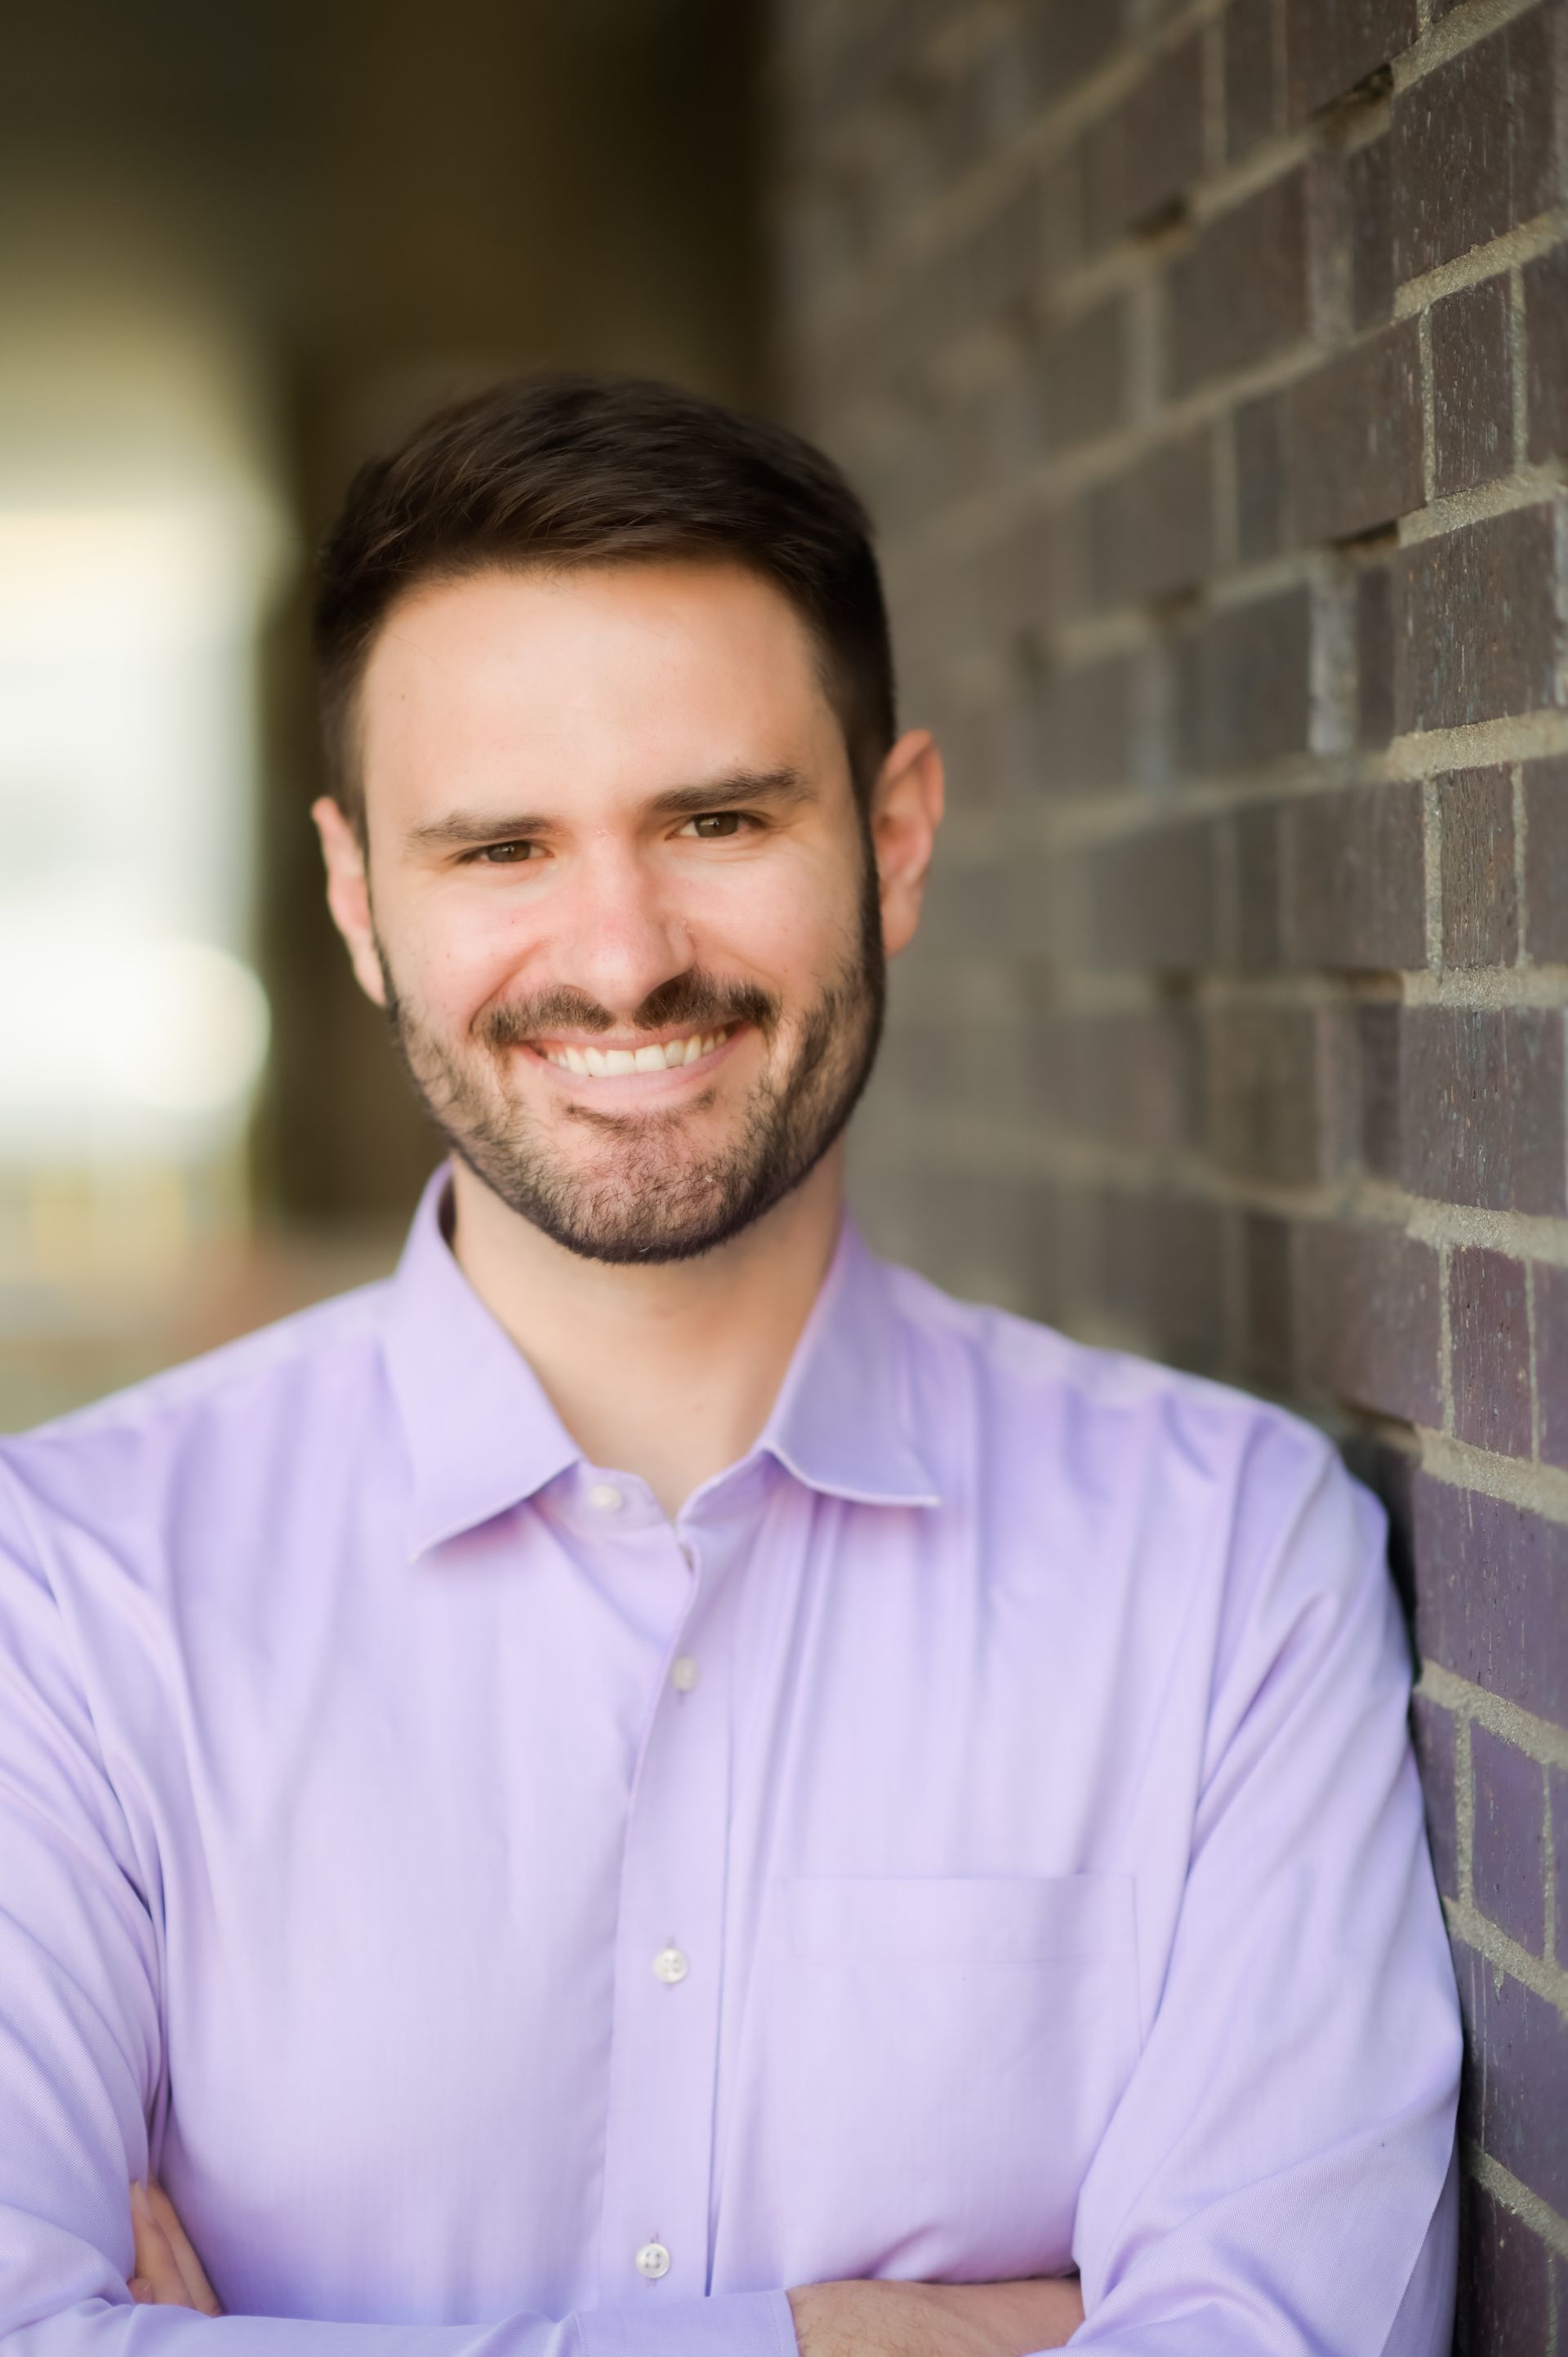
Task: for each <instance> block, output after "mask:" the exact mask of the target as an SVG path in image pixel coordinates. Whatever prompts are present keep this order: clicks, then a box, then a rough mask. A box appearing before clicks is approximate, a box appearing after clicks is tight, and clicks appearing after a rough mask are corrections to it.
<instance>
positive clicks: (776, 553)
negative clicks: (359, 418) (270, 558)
mask: <svg viewBox="0 0 1568 2357" xmlns="http://www.w3.org/2000/svg"><path fill="white" fill-rule="evenodd" d="M682 557H689V558H691V559H693V560H695V561H699V562H702V561H706V562H709V563H712V562H716V561H727V562H729V563H732V564H736V565H745V566H747V567H748V568H749V569H750V570H751V571H752V572H753V573H755V574H758V575H760V576H762V578H763V579H765V580H767V581H770V582H772V583H774V584H775V585H776V586H777V587H779V589H780V590H781V591H782V592H783V594H784V596H785V597H787V598H788V599H789V603H790V604H791V606H792V607H793V608H795V611H796V612H797V614H798V615H799V616H800V619H801V620H802V621H803V622H804V624H805V625H806V629H807V631H808V633H809V635H810V638H811V642H812V645H813V647H814V649H815V651H816V654H817V657H818V660H819V662H820V665H821V669H822V683H823V686H824V688H825V690H826V692H827V694H828V697H829V700H830V702H831V703H832V706H833V709H834V711H835V713H836V714H837V716H838V719H839V722H840V725H841V726H842V727H843V735H844V742H845V745H846V748H847V750H848V754H849V765H850V774H851V777H852V780H853V781H854V789H855V793H856V796H857V798H858V800H859V802H860V805H861V808H862V810H863V812H864V810H865V807H866V804H867V802H868V799H869V795H870V791H871V786H872V782H873V780H874V779H875V775H876V771H877V770H878V769H879V768H880V766H881V762H882V759H883V757H884V756H885V755H886V751H887V749H888V748H889V746H890V745H891V744H892V742H893V738H894V735H895V715H894V683H893V658H892V650H891V647H890V644H889V640H888V630H887V615H886V606H885V604H884V601H883V595H882V583H881V578H880V576H879V574H878V572H877V566H876V557H875V551H874V549H873V546H872V533H871V524H870V521H869V519H868V517H867V515H866V512H865V508H864V507H863V505H862V504H861V501H860V500H859V499H858V498H857V497H856V495H855V493H854V490H852V489H851V487H850V485H849V483H848V482H847V481H846V480H845V479H844V477H843V475H842V474H841V473H840V471H839V469H838V468H837V467H835V466H834V465H833V464H832V461H831V460H830V459H829V458H827V457H824V456H823V455H822V452H821V451H820V450H818V449H816V448H815V447H813V446H812V444H811V443H810V442H807V441H805V440H804V439H803V438H802V437H801V436H800V435H798V434H794V433H791V432H790V431H789V428H788V427H786V426H783V425H776V424H774V423H772V422H771V421H770V420H768V419H765V418H760V417H753V416H746V415H745V414H742V413H740V412H739V411H737V410H734V409H729V408H726V407H725V406H724V404H722V403H719V402H716V401H710V400H707V399H705V398H703V395H701V394H699V393H690V392H687V391H685V390H684V389H683V388H682V387H680V386H677V385H673V384H662V383H659V382H653V381H651V380H648V379H643V378H636V377H624V376H603V375H576V374H574V375H565V374H558V375H548V376H537V377H530V378H521V379H517V380H513V381H511V382H505V383H500V384H497V385H494V386H492V387H490V388H489V390H488V391H486V392H484V393H478V394H477V395H475V396H473V397H472V398H470V399H467V400H464V401H459V402H456V403H454V404H451V405H450V406H448V407H446V408H443V409H440V410H438V411H436V412H435V414H434V415H433V416H430V417H428V418H426V419H425V420H424V423H423V424H422V425H418V426H417V427H415V429H414V430H413V433H412V434H410V435H409V436H407V438H406V439H405V440H404V441H403V443H402V444H400V446H399V447H397V448H396V449H394V450H392V451H389V452H387V453H386V454H385V455H384V456H382V457H376V458H371V459H370V460H369V461H368V462H367V463H366V464H365V465H364V466H362V467H361V468H360V470H359V472H358V474H356V476H355V477H354V479H353V481H352V482H351V483H350V485H349V491H348V496H347V498H346V500H345V501H344V504H343V509H342V512H341V513H340V515H339V516H338V521H337V522H336V523H335V524H334V526H333V527H332V530H331V532H330V533H329V534H328V538H327V541H326V543H325V544H324V546H323V548H322V551H321V555H320V563H319V569H318V575H317V596H316V606H315V615H314V637H315V646H316V654H317V666H318V674H319V681H320V690H321V716H322V726H323V734H324V737H325V743H326V752H327V760H328V785H329V790H330V791H331V793H332V795H333V798H334V800H335V801H336V802H338V807H339V808H340V809H341V810H342V811H343V813H344V814H345V816H346V817H348V818H349V819H350V820H351V821H352V822H353V823H354V824H355V825H356V826H357V827H358V828H360V830H361V832H362V830H363V826H364V797H363V781H362V779H361V777H360V768H359V760H358V752H357V746H356V742H355V738H356V729H355V705H356V700H357V695H358V690H359V686H360V681H361V679H362V677H363V675H364V671H365V666H366V663H367V662H368V661H369V658H370V653H371V647H372V645H373V643H374V640H375V638H376V634H377V632H378V630H380V628H381V624H382V623H383V621H384V620H385V619H386V617H387V615H388V614H389V613H390V612H391V610H392V608H393V607H394V606H395V605H396V604H397V603H398V602H399V600H400V599H402V598H403V597H405V596H406V595H407V594H408V593H409V592H410V591H412V590H413V589H415V588H417V587H421V586H423V585H425V584H427V583H434V582H440V581H459V580H463V579H466V578H468V577H470V576H472V575H474V574H476V573H482V572H488V571H489V570H491V569H492V568H498V569H501V570H505V571H521V570H526V569H528V568H529V567H531V566H532V565H540V566H541V567H544V568H547V569H551V570H555V569H559V568H561V567H567V566H577V565H617V564H626V563H636V562H638V561H639V560H640V561H644V562H650V561H656V560H659V559H670V558H682Z"/></svg>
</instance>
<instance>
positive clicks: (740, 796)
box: [648, 770, 812, 818]
mask: <svg viewBox="0 0 1568 2357" xmlns="http://www.w3.org/2000/svg"><path fill="white" fill-rule="evenodd" d="M811 799H812V794H811V786H810V785H809V784H808V783H807V781H806V780H805V779H804V778H803V777H802V776H801V775H800V770H726V771H725V775H724V776H723V777H721V778H709V779H707V780H705V781H704V782H703V784H701V785H695V786H671V789H670V791H668V793H662V794H655V795H654V797H653V800H652V801H651V802H650V803H649V805H648V807H649V809H650V811H652V812H653V813H655V814H656V815H657V816H658V817H660V818H699V817H701V815H702V813H703V812H704V811H718V810H727V809H728V808H730V807H731V806H732V805H733V804H734V803H736V802H773V803H775V804H778V805H780V806H783V807H786V808H787V807H789V805H790V804H791V803H796V802H810V801H811Z"/></svg>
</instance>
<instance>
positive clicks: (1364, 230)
mask: <svg viewBox="0 0 1568 2357" xmlns="http://www.w3.org/2000/svg"><path fill="white" fill-rule="evenodd" d="M1390 152H1391V151H1390V146H1389V141H1388V137H1387V135H1386V134H1385V135H1384V136H1383V137H1382V138H1381V139H1369V140H1368V142H1367V144H1366V145H1365V146H1364V147H1354V148H1352V149H1351V151H1350V153H1349V154H1348V156H1346V158H1345V184H1346V196H1347V200H1348V206H1349V213H1350V228H1349V243H1350V325H1351V326H1352V327H1353V328H1355V329H1356V330H1357V332H1358V333H1359V332H1360V330H1361V329H1362V328H1376V327H1380V325H1381V324H1382V322H1383V321H1384V320H1385V319H1386V318H1387V317H1389V315H1390V313H1391V311H1392V309H1393V307H1394V216H1393V178H1392V170H1391V161H1390Z"/></svg>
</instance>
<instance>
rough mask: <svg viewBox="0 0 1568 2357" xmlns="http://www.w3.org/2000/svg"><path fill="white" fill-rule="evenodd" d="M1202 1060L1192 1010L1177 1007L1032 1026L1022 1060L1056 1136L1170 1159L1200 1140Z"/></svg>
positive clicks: (1067, 1017) (1054, 1018) (1047, 1019)
mask: <svg viewBox="0 0 1568 2357" xmlns="http://www.w3.org/2000/svg"><path fill="white" fill-rule="evenodd" d="M1198 1052H1199V1051H1198V1039H1197V1026H1196V1024H1195V1022H1194V1020H1193V1017H1192V1015H1191V1012H1190V1010H1189V1009H1187V1008H1186V1007H1181V1006H1175V1007H1168V1008H1164V1009H1161V1010H1159V1011H1156V1012H1154V1013H1132V1012H1128V1013H1125V1014H1105V1015H1088V1014H1045V1015H1043V1016H1040V1017H1036V1019H1035V1020H1034V1021H1033V1022H1032V1023H1031V1024H1030V1026H1029V1028H1028V1037H1027V1044H1026V1047H1025V1049H1023V1051H1022V1059H1021V1060H1022V1065H1023V1069H1024V1071H1025V1072H1026V1075H1027V1078H1028V1082H1029V1095H1030V1103H1032V1104H1033V1105H1035V1106H1036V1107H1037V1109H1038V1111H1039V1113H1040V1115H1041V1117H1042V1119H1043V1120H1044V1121H1046V1122H1047V1123H1048V1124H1049V1125H1050V1126H1051V1127H1052V1128H1053V1129H1055V1128H1058V1126H1059V1127H1060V1128H1062V1129H1064V1130H1067V1131H1069V1132H1071V1133H1073V1134H1074V1135H1079V1136H1083V1137H1090V1138H1093V1139H1094V1140H1096V1141H1097V1142H1098V1143H1100V1144H1102V1145H1107V1146H1121V1147H1123V1148H1125V1149H1126V1150H1128V1151H1129V1152H1139V1151H1141V1152H1144V1153H1150V1154H1169V1153H1176V1152H1179V1151H1180V1150H1181V1149H1182V1148H1183V1147H1185V1146H1190V1145H1191V1144H1192V1143H1193V1141H1194V1139H1195V1138H1196V1136H1197V1128H1198V1118H1197V1094H1198ZM1015 1069H1016V1064H1015Z"/></svg>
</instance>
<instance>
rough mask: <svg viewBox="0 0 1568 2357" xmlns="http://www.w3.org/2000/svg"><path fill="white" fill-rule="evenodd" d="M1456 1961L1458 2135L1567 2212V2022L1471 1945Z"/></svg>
mask: <svg viewBox="0 0 1568 2357" xmlns="http://www.w3.org/2000/svg"><path fill="white" fill-rule="evenodd" d="M1454 1961H1455V1967H1456V1970H1457V1975H1458V1981H1459V2004H1460V2008H1461V2011H1462V2012H1463V2014H1464V2017H1465V2028H1466V2033H1467V2034H1466V2074H1465V2088H1464V2093H1463V2094H1462V2096H1461V2099H1460V2114H1459V2118H1460V2129H1459V2132H1460V2135H1461V2136H1464V2137H1466V2140H1470V2139H1473V2140H1474V2141H1475V2142H1476V2143H1477V2144H1479V2145H1480V2146H1481V2147H1482V2149H1483V2150H1484V2151H1485V2152H1486V2153H1487V2155H1488V2156H1489V2157H1490V2158H1492V2159H1493V2160H1496V2161H1498V2162H1500V2163H1501V2165H1502V2167H1503V2168H1504V2169H1508V2170H1509V2173H1510V2174H1511V2175H1512V2176H1514V2177H1517V2178H1518V2179H1519V2181H1520V2184H1521V2185H1524V2186H1527V2187H1528V2188H1529V2190H1530V2192H1531V2193H1534V2194H1537V2195H1539V2196H1540V2198H1541V2201H1544V2202H1546V2203H1547V2204H1548V2205H1549V2206H1550V2207H1551V2208H1552V2209H1554V2210H1557V2211H1560V2212H1561V2211H1563V2210H1564V2209H1568V2104H1564V2103H1563V2101H1562V2099H1561V2094H1562V2090H1563V2088H1564V2087H1568V2021H1564V2020H1563V2016H1562V2015H1561V2014H1560V2013H1559V2012H1558V2010H1557V2008H1556V2007H1555V2006H1553V2005H1550V2004H1548V2002H1547V2000H1546V1999H1545V1997H1543V1996H1537V1995H1536V1993H1535V1991H1534V1990H1533V1989H1530V1988H1526V1986H1524V1984H1523V1982H1522V1981H1516V1980H1513V1979H1511V1978H1510V1977H1509V1975H1507V1974H1499V1973H1498V1972H1496V1971H1495V1970H1494V1968H1493V1966H1492V1965H1491V1964H1488V1963H1487V1960H1486V1958H1485V1957H1483V1956H1479V1955H1477V1953H1476V1952H1475V1950H1474V1949H1473V1948H1461V1949H1459V1950H1457V1951H1456V1953H1455V1959H1454ZM1542 2345H1544V2344H1542Z"/></svg>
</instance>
